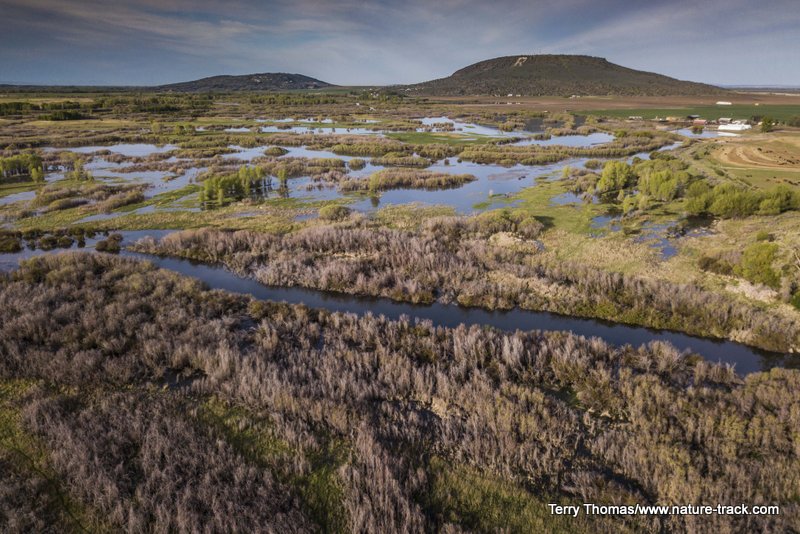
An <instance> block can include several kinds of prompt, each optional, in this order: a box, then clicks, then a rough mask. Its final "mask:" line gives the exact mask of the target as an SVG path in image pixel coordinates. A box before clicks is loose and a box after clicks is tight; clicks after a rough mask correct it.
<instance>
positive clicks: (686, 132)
mask: <svg viewBox="0 0 800 534" xmlns="http://www.w3.org/2000/svg"><path fill="white" fill-rule="evenodd" d="M675 133H676V134H679V135H682V136H684V137H690V138H692V139H710V138H712V137H719V135H720V133H719V132H718V131H717V130H709V129H707V128H703V131H702V132H700V133H694V132H693V131H692V130H691V128H681V129H680V130H675Z"/></svg>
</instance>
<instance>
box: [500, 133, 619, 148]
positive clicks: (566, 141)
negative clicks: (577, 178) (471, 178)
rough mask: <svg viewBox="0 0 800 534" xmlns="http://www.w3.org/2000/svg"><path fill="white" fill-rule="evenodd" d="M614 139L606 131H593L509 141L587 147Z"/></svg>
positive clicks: (524, 143)
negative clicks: (587, 133)
mask: <svg viewBox="0 0 800 534" xmlns="http://www.w3.org/2000/svg"><path fill="white" fill-rule="evenodd" d="M613 140H614V136H613V135H611V134H610V133H606V132H595V133H591V134H589V135H562V136H555V135H554V136H552V137H551V138H550V139H524V140H522V141H517V142H516V143H511V145H510V146H528V145H540V146H555V145H559V146H568V147H583V148H588V147H592V146H597V145H603V144H605V143H610V142H611V141H613Z"/></svg>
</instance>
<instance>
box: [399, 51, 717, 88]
mask: <svg viewBox="0 0 800 534" xmlns="http://www.w3.org/2000/svg"><path fill="white" fill-rule="evenodd" d="M406 89H407V90H408V91H409V92H412V93H418V94H431V95H488V94H497V95H506V94H514V95H518V94H519V95H524V96H543V95H566V96H568V95H653V96H660V95H706V94H720V93H725V92H726V91H724V90H723V89H720V88H719V87H714V86H712V85H706V84H702V83H695V82H687V81H682V80H676V79H675V78H670V77H669V76H663V75H661V74H655V73H653V72H644V71H640V70H634V69H629V68H626V67H622V66H620V65H615V64H614V63H611V62H609V61H608V60H606V59H604V58H599V57H591V56H577V55H531V56H505V57H498V58H494V59H488V60H485V61H480V62H478V63H475V64H473V65H469V66H468V67H464V68H463V69H460V70H458V71H456V72H454V73H453V74H452V75H451V76H448V77H447V78H440V79H438V80H432V81H429V82H424V83H419V84H415V85H410V86H408V87H406Z"/></svg>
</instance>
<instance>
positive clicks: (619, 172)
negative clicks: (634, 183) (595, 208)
mask: <svg viewBox="0 0 800 534" xmlns="http://www.w3.org/2000/svg"><path fill="white" fill-rule="evenodd" d="M633 176H634V174H633V169H632V168H631V166H630V165H628V164H627V163H625V162H624V161H609V162H608V163H606V165H605V167H603V174H602V175H601V176H600V180H599V181H598V182H597V190H598V191H599V192H601V193H607V192H609V191H617V190H619V189H624V188H625V186H627V185H628V182H629V181H630V180H631V179H632V178H633Z"/></svg>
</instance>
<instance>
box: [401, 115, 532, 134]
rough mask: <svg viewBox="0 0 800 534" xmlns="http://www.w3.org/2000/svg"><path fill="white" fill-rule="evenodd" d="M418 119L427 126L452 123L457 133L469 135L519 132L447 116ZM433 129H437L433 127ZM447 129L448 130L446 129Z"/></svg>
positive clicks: (419, 129) (421, 129) (420, 130)
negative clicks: (461, 120)
mask: <svg viewBox="0 0 800 534" xmlns="http://www.w3.org/2000/svg"><path fill="white" fill-rule="evenodd" d="M417 120H419V121H420V122H421V123H422V124H424V125H425V126H427V127H431V126H434V125H436V124H452V125H453V129H454V130H455V131H456V132H458V133H466V134H469V135H476V136H484V137H519V135H520V132H504V131H502V130H500V129H498V128H494V127H492V126H481V125H479V124H471V123H468V122H460V121H456V120H453V119H448V118H447V117H422V118H421V119H417ZM426 129H428V128H417V131H418V132H424V131H425V130H426ZM433 131H437V129H435V128H434V130H433ZM448 131H449V130H448Z"/></svg>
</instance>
